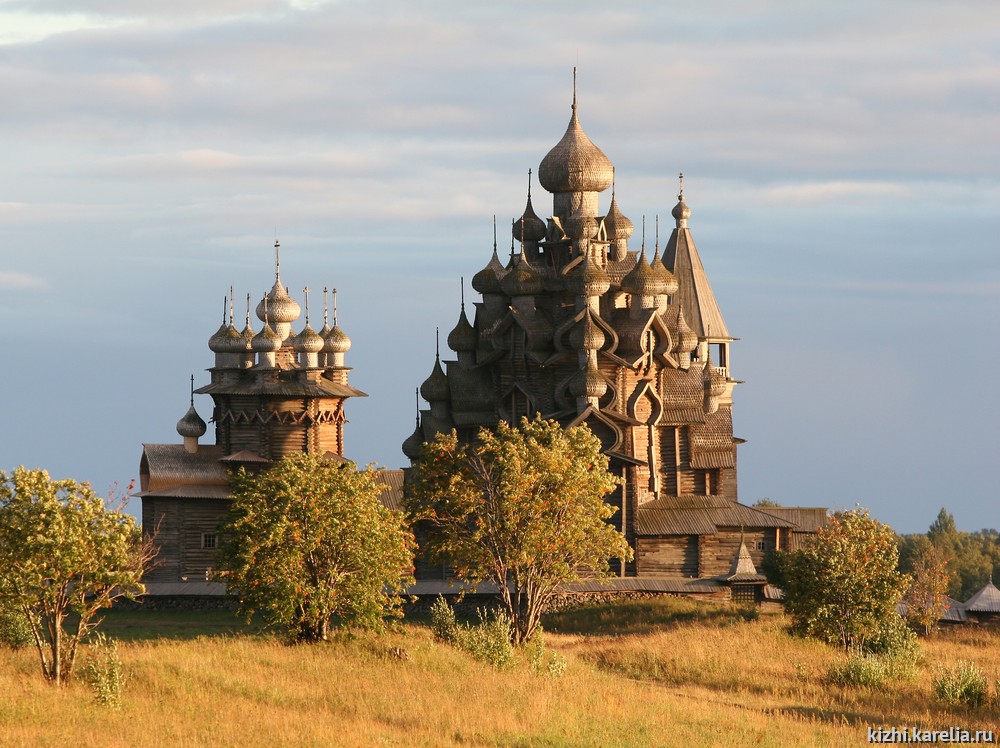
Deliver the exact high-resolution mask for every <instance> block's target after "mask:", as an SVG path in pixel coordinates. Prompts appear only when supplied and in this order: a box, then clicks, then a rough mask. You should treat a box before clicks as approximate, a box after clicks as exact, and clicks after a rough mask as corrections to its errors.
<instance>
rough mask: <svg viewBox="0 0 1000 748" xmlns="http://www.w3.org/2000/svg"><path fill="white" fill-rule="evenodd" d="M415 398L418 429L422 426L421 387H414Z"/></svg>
mask: <svg viewBox="0 0 1000 748" xmlns="http://www.w3.org/2000/svg"><path fill="white" fill-rule="evenodd" d="M413 396H414V399H415V400H416V401H417V427H419V426H420V388H419V387H414V388H413Z"/></svg>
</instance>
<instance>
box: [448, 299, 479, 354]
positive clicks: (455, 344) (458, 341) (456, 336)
mask: <svg viewBox="0 0 1000 748" xmlns="http://www.w3.org/2000/svg"><path fill="white" fill-rule="evenodd" d="M477 342H478V341H477V340H476V330H475V328H474V327H473V326H472V325H471V324H469V318H468V317H466V316H465V305H464V304H463V305H462V312H461V313H460V314H459V315H458V324H456V325H455V328H454V329H453V330H452V331H451V332H450V333H448V347H449V348H451V349H452V350H453V351H455V353H468V352H469V351H474V350H476V344H477Z"/></svg>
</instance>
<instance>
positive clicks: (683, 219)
mask: <svg viewBox="0 0 1000 748" xmlns="http://www.w3.org/2000/svg"><path fill="white" fill-rule="evenodd" d="M683 179H684V175H683V174H681V180H682V181H681V184H682V185H683ZM677 200H678V202H677V205H675V206H674V209H673V210H672V211H670V215H672V216H673V217H674V220H675V221H677V228H679V229H683V228H687V220H688V218H690V217H691V208H689V207H688V204H687V203H686V202H684V188H683V186H682V187H681V190H680V194H679V195H677Z"/></svg>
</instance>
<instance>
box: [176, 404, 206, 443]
mask: <svg viewBox="0 0 1000 748" xmlns="http://www.w3.org/2000/svg"><path fill="white" fill-rule="evenodd" d="M206 431H208V426H206V425H205V422H204V421H203V420H201V416H199V415H198V411H196V410H195V409H194V403H191V407H189V408H188V410H187V413H185V414H184V417H183V418H182V419H181V420H179V421H178V422H177V433H178V434H180V435H181V436H183V437H189V436H194V437H198V436H204V435H205V432H206Z"/></svg>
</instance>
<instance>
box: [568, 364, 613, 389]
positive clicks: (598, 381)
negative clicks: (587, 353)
mask: <svg viewBox="0 0 1000 748" xmlns="http://www.w3.org/2000/svg"><path fill="white" fill-rule="evenodd" d="M569 391H570V392H572V393H573V394H574V395H575V396H576V397H588V398H590V397H601V395H603V394H604V393H605V392H607V391H608V383H607V382H606V381H605V380H604V377H603V376H601V372H600V370H599V369H598V368H597V362H595V361H594V359H593V358H589V359H587V367H586V368H585V369H580V371H578V372H577V373H576V374H574V375H573V378H572V379H570V380H569Z"/></svg>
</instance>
